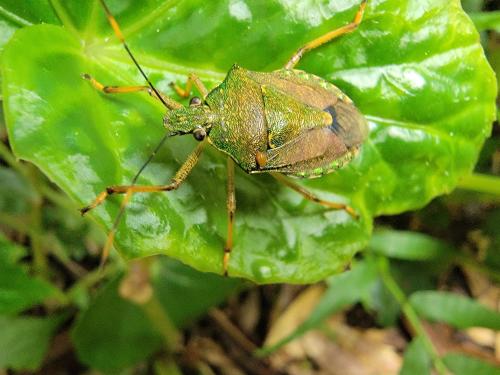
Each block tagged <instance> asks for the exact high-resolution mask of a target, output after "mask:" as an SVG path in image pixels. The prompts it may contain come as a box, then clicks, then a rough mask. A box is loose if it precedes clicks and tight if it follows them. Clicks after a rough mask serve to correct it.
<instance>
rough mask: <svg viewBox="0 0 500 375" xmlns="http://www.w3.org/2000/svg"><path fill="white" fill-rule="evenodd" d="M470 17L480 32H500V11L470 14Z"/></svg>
mask: <svg viewBox="0 0 500 375" xmlns="http://www.w3.org/2000/svg"><path fill="white" fill-rule="evenodd" d="M469 16H470V18H471V19H472V21H473V22H474V25H476V28H477V29H478V31H484V30H495V31H496V32H500V11H498V10H497V11H495V12H477V13H470V14H469Z"/></svg>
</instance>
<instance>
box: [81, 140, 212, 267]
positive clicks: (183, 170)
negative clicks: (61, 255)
mask: <svg viewBox="0 0 500 375" xmlns="http://www.w3.org/2000/svg"><path fill="white" fill-rule="evenodd" d="M205 144H206V141H204V142H201V143H200V144H198V146H197V147H196V149H195V150H194V151H193V152H192V153H191V154H190V155H189V156H188V158H187V159H186V161H185V162H184V164H182V165H181V167H180V168H179V170H178V171H177V173H176V174H175V176H174V178H173V179H172V182H171V183H170V184H168V185H119V186H108V187H107V188H106V189H105V190H104V191H103V192H101V193H100V194H99V195H98V196H97V197H96V199H94V201H93V202H92V203H91V204H90V205H88V206H86V207H83V208H82V209H81V210H80V212H81V214H82V215H85V214H86V213H87V212H89V211H90V210H93V209H94V208H96V207H97V206H99V205H100V204H101V203H103V202H104V201H105V200H106V199H107V198H108V197H109V196H110V195H113V194H125V197H124V199H123V201H122V203H121V206H120V211H118V215H116V218H115V221H114V222H113V226H112V227H111V230H110V231H109V233H108V237H107V239H106V244H105V246H104V249H103V251H102V257H101V265H102V264H104V262H105V260H106V259H107V257H108V255H109V251H110V250H111V246H112V245H113V240H114V237H115V233H116V230H117V228H118V224H119V223H120V220H121V217H122V216H123V213H124V212H125V208H126V206H127V203H128V202H129V201H130V198H131V197H132V195H133V194H134V193H154V192H161V191H171V190H175V189H177V188H178V187H179V186H180V185H181V184H182V182H184V180H185V179H186V177H187V176H189V174H190V173H191V170H192V169H193V168H194V166H195V165H196V163H197V162H198V160H199V159H200V155H201V152H202V151H203V148H204V146H205Z"/></svg>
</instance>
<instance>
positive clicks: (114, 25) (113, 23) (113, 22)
mask: <svg viewBox="0 0 500 375" xmlns="http://www.w3.org/2000/svg"><path fill="white" fill-rule="evenodd" d="M99 2H100V3H101V5H102V7H103V8H104V12H106V17H107V18H108V21H109V24H110V25H111V27H112V28H113V31H114V32H115V35H116V36H117V37H118V39H119V40H120V42H121V43H122V44H123V47H124V48H125V50H126V51H127V53H128V55H129V56H130V58H131V59H132V61H133V62H134V64H135V66H136V67H137V69H139V72H141V75H142V76H143V77H144V79H145V80H146V82H147V83H148V85H149V87H151V89H152V90H153V91H154V93H155V95H156V96H157V97H158V99H159V100H160V101H161V102H162V103H163V105H164V106H165V107H167V108H169V109H173V108H171V106H170V105H168V104H167V102H166V101H165V100H164V99H163V97H162V95H161V94H160V92H159V91H158V90H157V89H156V87H154V86H153V84H152V83H151V81H150V80H149V78H148V76H147V75H146V73H144V71H143V70H142V68H141V66H140V65H139V63H138V62H137V60H136V59H135V57H134V55H133V54H132V52H131V51H130V48H128V45H127V43H126V42H125V38H124V36H123V34H122V32H121V30H120V26H119V25H118V22H117V21H116V19H115V17H114V16H113V15H112V14H111V11H110V10H109V8H108V6H107V5H106V3H105V2H104V0H99Z"/></svg>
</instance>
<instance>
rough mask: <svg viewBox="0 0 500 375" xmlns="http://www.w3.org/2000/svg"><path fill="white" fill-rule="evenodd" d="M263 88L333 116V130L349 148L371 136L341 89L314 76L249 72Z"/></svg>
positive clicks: (299, 73) (293, 73) (283, 72)
mask: <svg viewBox="0 0 500 375" xmlns="http://www.w3.org/2000/svg"><path fill="white" fill-rule="evenodd" d="M249 76H250V77H251V78H252V79H254V80H255V81H256V82H258V83H260V84H261V85H268V86H271V87H273V88H274V89H276V90H279V91H280V92H283V93H285V94H286V95H287V96H289V97H291V98H293V99H295V100H297V101H298V102H300V103H303V104H305V105H307V106H310V107H313V108H317V109H321V110H323V111H327V112H329V113H330V114H331V115H332V118H333V120H334V121H333V122H332V128H333V129H334V131H335V132H337V134H338V135H339V136H340V137H341V138H343V139H344V142H345V144H346V145H347V147H348V148H350V147H356V146H358V145H360V144H361V143H362V142H363V141H364V139H365V138H366V135H367V133H368V128H367V124H366V120H365V118H364V117H363V115H362V114H361V113H360V112H359V111H358V109H357V108H356V107H355V105H354V104H353V103H352V101H351V99H349V98H348V97H347V96H346V95H345V94H344V93H343V92H342V91H341V90H340V89H339V88H338V87H336V86H335V85H333V84H331V83H330V82H328V81H325V80H324V79H322V78H320V77H317V76H315V75H314V74H310V73H306V72H303V71H301V70H278V71H275V72H272V73H260V72H251V71H249Z"/></svg>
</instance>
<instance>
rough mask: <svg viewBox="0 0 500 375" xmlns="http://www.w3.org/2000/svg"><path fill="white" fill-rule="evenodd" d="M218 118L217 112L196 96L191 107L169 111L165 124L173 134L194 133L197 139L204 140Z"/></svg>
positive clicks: (164, 119) (164, 118) (164, 120)
mask: <svg viewBox="0 0 500 375" xmlns="http://www.w3.org/2000/svg"><path fill="white" fill-rule="evenodd" d="M216 120H217V116H216V114H215V113H214V112H212V111H211V110H210V108H209V107H208V106H207V105H205V104H203V103H202V102H201V100H200V99H199V98H197V97H194V98H193V99H191V103H190V105H189V107H185V108H180V109H175V110H172V111H169V112H167V113H166V114H165V117H163V125H164V126H165V128H167V129H168V130H169V131H170V132H171V133H172V135H183V134H193V136H194V138H195V139H196V140H197V141H202V140H204V139H205V137H206V136H207V135H208V133H209V132H210V129H211V128H212V125H213V124H214V123H215V122H216Z"/></svg>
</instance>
